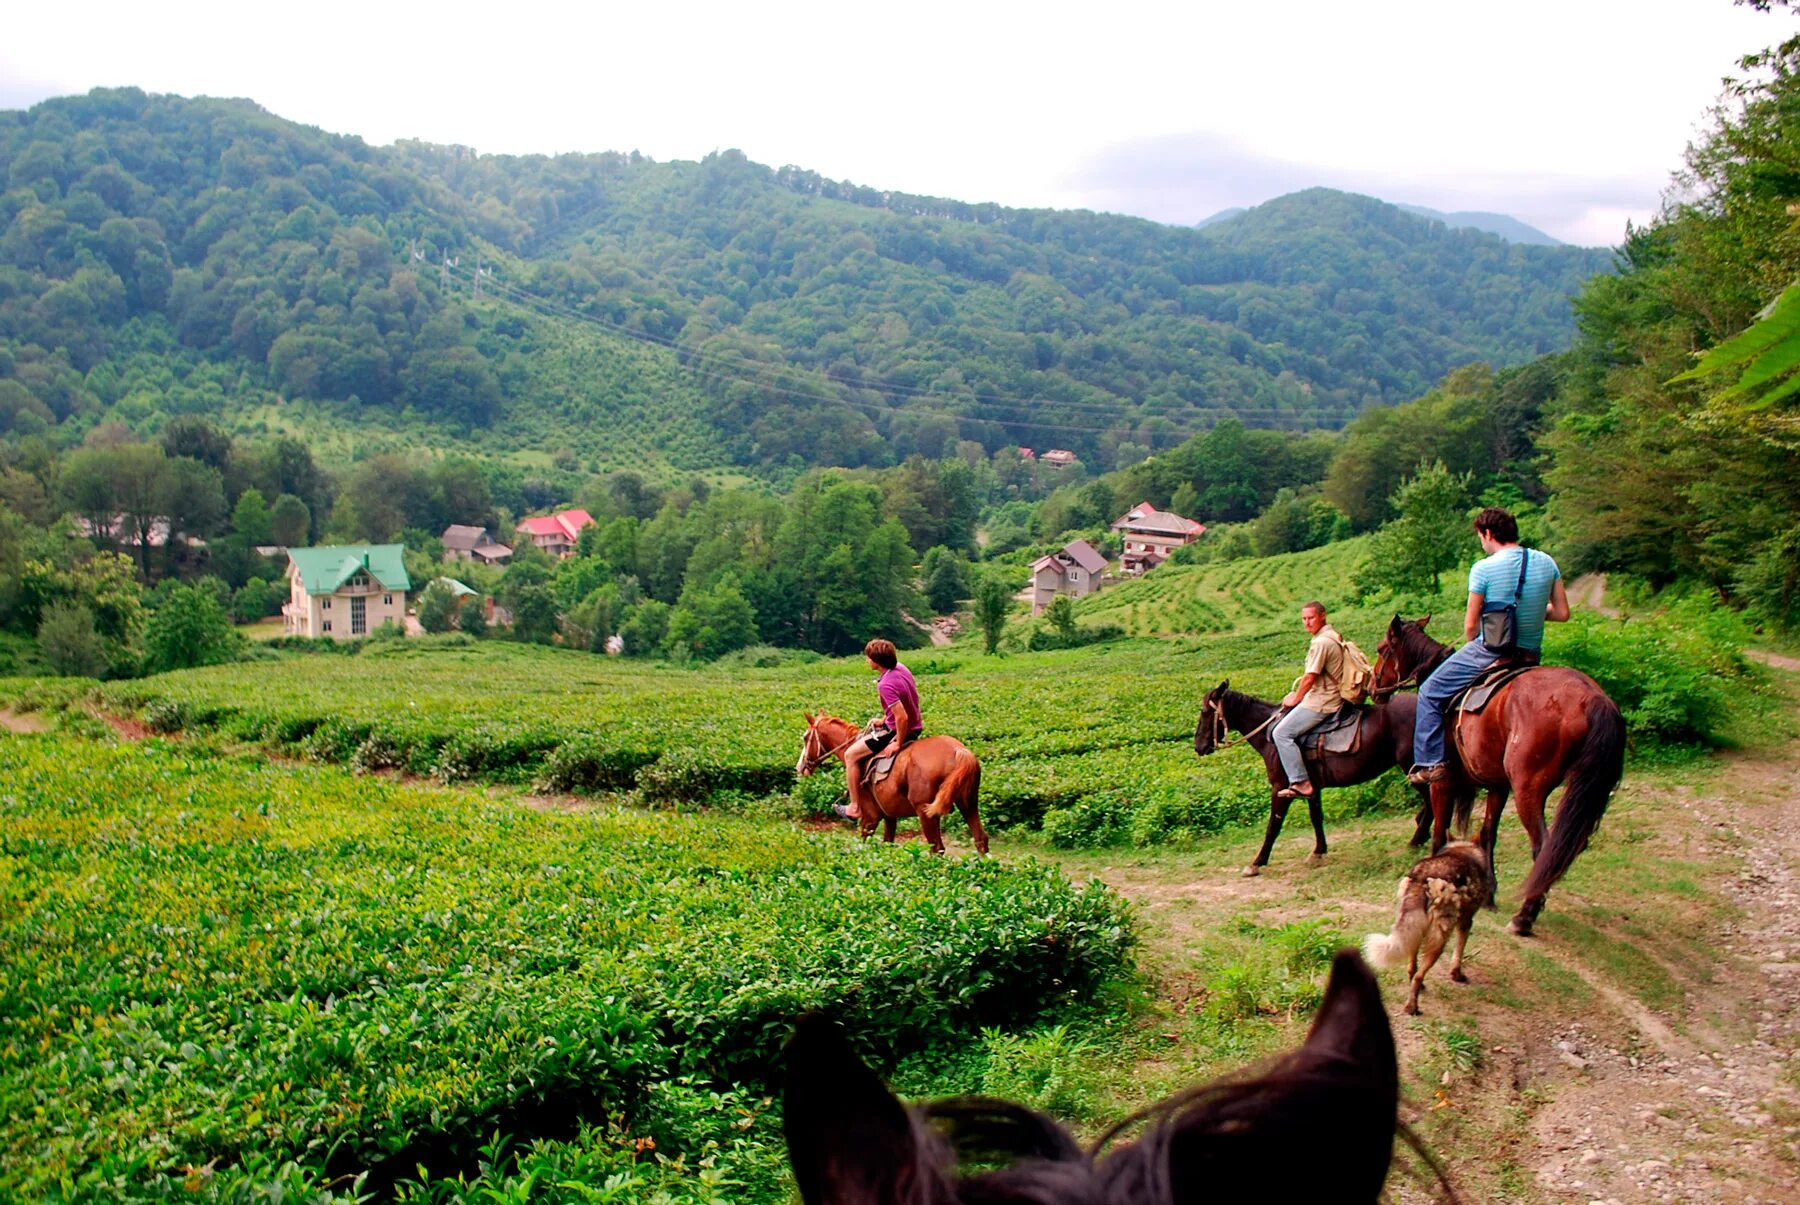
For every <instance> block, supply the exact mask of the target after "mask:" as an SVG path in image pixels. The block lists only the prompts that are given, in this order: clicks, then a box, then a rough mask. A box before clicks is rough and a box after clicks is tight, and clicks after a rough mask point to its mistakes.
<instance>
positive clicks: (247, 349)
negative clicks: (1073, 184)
mask: <svg viewBox="0 0 1800 1205" xmlns="http://www.w3.org/2000/svg"><path fill="white" fill-rule="evenodd" d="M0 178H5V179H6V180H7V181H8V182H9V189H8V190H7V191H6V192H5V193H4V194H3V195H0V284H4V286H5V287H4V288H0V435H4V434H5V433H6V431H7V430H8V429H9V428H14V429H17V428H21V427H23V428H29V429H34V430H35V429H39V428H44V427H56V426H60V425H63V424H69V425H70V426H69V430H70V431H71V432H73V436H72V437H79V433H80V432H81V431H83V430H85V429H87V428H88V427H90V426H92V425H95V424H97V423H100V422H104V421H118V422H121V423H123V424H125V425H126V426H128V427H133V428H136V429H140V430H144V429H154V426H155V424H156V423H157V422H158V421H160V420H159V418H158V416H159V414H163V415H166V414H170V413H199V414H209V415H213V416H215V417H216V418H218V419H219V420H221V421H224V422H227V423H228V424H237V425H239V426H242V427H244V428H246V429H254V428H256V427H259V426H261V425H263V424H266V423H267V422H269V421H270V420H271V418H272V417H275V418H280V417H282V416H286V415H289V414H292V413H295V412H297V409H298V408H301V407H310V408H311V412H312V413H315V414H316V415H318V416H321V417H320V420H319V421H321V422H324V423H327V424H338V423H342V422H360V423H362V424H363V428H362V434H361V435H359V436H358V438H359V440H362V439H367V438H370V432H371V431H373V432H376V433H379V436H380V437H385V436H387V435H390V434H393V433H394V432H396V431H397V429H398V428H400V427H404V428H405V431H406V433H405V435H404V436H401V435H394V438H402V437H403V438H408V439H412V440H414V441H427V442H430V443H432V444H433V445H434V446H443V445H444V444H445V443H446V441H450V440H453V439H462V440H467V441H470V442H472V443H475V444H477V445H478V446H479V447H480V448H481V450H483V451H485V452H490V453H498V454H503V455H512V454H515V453H517V454H520V455H531V456H536V457H538V458H540V459H541V458H544V457H548V456H560V455H564V454H567V453H573V454H576V455H579V456H584V457H590V458H593V459H603V458H609V459H613V460H636V461H657V462H659V463H662V464H672V465H675V466H678V467H699V466H704V465H745V466H783V471H798V470H799V469H801V468H804V467H806V466H808V465H813V464H850V465H855V464H879V463H886V462H889V461H891V460H893V459H896V458H899V457H904V456H906V455H909V454H912V453H922V454H925V455H928V456H938V455H944V454H947V453H949V452H952V451H954V450H955V449H956V447H957V446H958V443H959V442H961V441H973V442H975V443H978V444H980V445H981V446H982V447H984V448H986V449H989V450H992V449H994V448H998V447H1001V446H1005V445H1007V444H1009V443H1019V444H1027V445H1031V446H1040V447H1042V446H1049V447H1067V448H1070V449H1072V450H1074V451H1076V452H1078V453H1079V454H1080V455H1081V456H1082V458H1083V459H1084V460H1085V461H1087V462H1088V463H1089V464H1099V465H1102V466H1105V465H1109V464H1111V463H1115V462H1118V461H1122V460H1125V459H1126V458H1127V457H1129V456H1131V455H1132V454H1133V453H1134V452H1135V454H1136V455H1142V453H1143V451H1144V450H1147V449H1155V448H1159V447H1166V446H1169V445H1170V444H1172V443H1175V442H1178V441H1179V440H1180V439H1182V438H1185V437H1186V436H1187V435H1190V434H1192V433H1194V432H1196V431H1202V430H1205V429H1208V428H1210V427H1211V426H1213V425H1214V424H1216V423H1217V422H1219V421H1221V420H1223V419H1225V418H1230V417H1236V418H1239V419H1242V420H1243V421H1245V422H1246V423H1249V424H1252V425H1258V426H1271V427H1287V428H1299V429H1305V428H1310V427H1320V426H1322V427H1336V426H1341V425H1342V424H1343V423H1344V422H1346V421H1348V419H1349V418H1351V417H1353V416H1354V415H1355V414H1357V413H1359V412H1361V410H1363V409H1364V408H1366V407H1368V406H1370V405H1372V404H1375V403H1377V402H1392V401H1400V400H1405V399H1407V398H1410V397H1414V396H1417V395H1418V394H1420V393H1422V392H1423V391H1424V390H1425V389H1427V388H1429V387H1430V386H1431V385H1432V384H1433V383H1435V382H1436V381H1437V380H1438V379H1439V378H1441V377H1442V376H1443V375H1444V374H1445V373H1446V372H1448V371H1449V370H1451V369H1453V368H1455V367H1457V366H1459V365H1461V364H1465V363H1468V362H1470V361H1473V360H1486V361H1489V362H1491V363H1493V364H1495V365H1509V364H1517V363H1522V362H1524V361H1526V360H1529V359H1532V358H1534V357H1536V356H1538V355H1541V354H1543V353H1544V352H1546V351H1554V350H1558V349H1560V348H1561V347H1564V346H1566V345H1567V343H1568V342H1569V340H1570V338H1571V337H1572V335H1573V320H1572V316H1571V314H1570V311H1569V302H1568V299H1569V297H1570V296H1571V295H1572V294H1573V293H1574V291H1575V290H1576V289H1577V288H1578V287H1579V286H1580V285H1581V283H1582V282H1583V281H1585V280H1586V279H1587V278H1588V277H1589V276H1591V275H1593V274H1594V273H1596V272H1599V271H1604V270H1607V268H1608V267H1609V265H1610V257H1609V256H1607V255H1606V254H1604V253H1599V252H1590V251H1586V250H1584V249H1581V248H1568V247H1530V246H1520V245H1517V244H1509V243H1504V242H1501V241H1500V240H1498V239H1495V238H1494V237H1492V236H1491V235H1487V234H1481V233H1477V232H1474V231H1466V230H1451V229H1448V228H1446V227H1443V226H1440V225H1437V224H1435V223H1431V222H1426V221H1422V220H1420V219H1419V218H1417V217H1415V216H1412V215H1410V214H1406V213H1403V212H1401V211H1400V210H1398V209H1397V208H1395V207H1394V206H1391V205H1387V204H1385V203H1383V202H1379V201H1375V200H1373V199H1371V198H1362V197H1355V196H1352V195H1350V194H1346V193H1337V192H1332V191H1330V190H1324V189H1315V190H1308V191H1307V192H1303V193H1296V194H1293V195H1291V196H1288V197H1282V198H1278V199H1277V200H1275V201H1271V202H1269V203H1267V204H1265V205H1261V206H1258V207H1257V208H1256V209H1254V210H1251V211H1249V212H1247V213H1245V214H1241V215H1239V216H1237V217H1236V218H1234V219H1232V220H1230V221H1226V222H1221V223H1218V224H1216V225H1215V226H1212V227H1209V228H1208V229H1206V230H1204V231H1194V230H1184V229H1180V228H1177V227H1171V226H1166V225H1162V224H1159V223H1156V222H1151V221H1147V220H1144V219H1138V218H1129V217H1121V216H1117V215H1109V214H1097V213H1091V212H1086V211H1074V212H1061V211H1052V210H1027V209H1009V208H1006V207H1003V206H997V205H991V204H971V203H966V202H960V201H955V200H949V199H945V198H937V197H929V196H921V195H914V194H908V193H901V192H895V191H882V190H877V189H872V188H867V187H863V186H859V185H855V184H851V183H847V182H842V181H833V180H829V179H825V178H823V177H821V176H819V175H818V174H817V173H814V172H809V171H806V170H804V169H802V168H797V167H783V168H779V169H776V168H771V167H767V166H763V165H761V164H757V163H753V162H751V161H750V160H749V159H747V158H746V157H745V156H744V155H742V154H741V153H740V152H736V151H727V152H722V153H716V154H713V155H709V156H707V157H706V158H705V159H704V160H701V161H700V162H679V161H678V162H672V163H658V162H655V161H653V160H649V159H645V158H643V157H641V156H638V155H635V154H632V155H625V154H617V153H601V154H585V155H575V154H570V155H560V156H556V157H546V156H482V155H477V154H476V153H475V152H473V151H470V150H469V149H468V148H466V147H455V146H436V145H430V144H425V143H418V142H402V143H398V144H396V145H393V146H388V147H373V146H369V145H368V144H366V143H364V142H362V141H361V140H360V139H357V138H350V137H343V136H337V135H331V134H327V133H324V132H322V131H319V130H316V129H312V128H309V127H305V126H300V125H297V124H295V123H292V122H288V121H284V120H282V119H281V118H278V117H275V116H273V115H271V114H269V113H267V112H266V111H264V110H261V109H260V108H258V107H256V106H255V105H253V104H251V103H249V102H245V101H218V100H206V99H200V100H189V99H184V98H181V97H173V96H151V95H148V94H146V93H144V92H142V91H139V90H136V89H129V88H126V89H105V90H97V91H95V92H93V93H90V94H89V95H87V96H84V97H69V98H62V99H58V100H53V101H47V102H44V103H43V104H40V105H38V106H36V107H34V108H33V109H31V110H29V111H27V112H23V113H20V112H12V113H0ZM478 270H479V273H480V275H478V274H477V273H478ZM478 284H479V286H480V287H479V288H478V287H477V285H478ZM9 384H10V386H11V387H9ZM363 446H365V447H366V446H367V444H364V445H363Z"/></svg>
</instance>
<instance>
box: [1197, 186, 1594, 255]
mask: <svg viewBox="0 0 1800 1205" xmlns="http://www.w3.org/2000/svg"><path fill="white" fill-rule="evenodd" d="M1288 195H1293V194H1288ZM1370 199H1371V200H1377V201H1379V200H1380V198H1378V197H1375V198H1370ZM1279 200H1281V198H1280V197H1277V198H1275V201H1279ZM1272 203H1273V202H1265V204H1272ZM1381 203H1382V204H1384V205H1392V206H1393V207H1394V208H1395V209H1398V210H1400V211H1402V212H1403V213H1410V214H1413V215H1414V216H1416V217H1421V218H1425V219H1427V220H1429V221H1434V222H1442V223H1443V224H1444V225H1446V226H1448V227H1450V228H1451V229H1452V230H1479V231H1481V232H1483V233H1485V234H1492V235H1497V236H1499V237H1500V238H1503V239H1505V240H1506V241H1507V242H1509V243H1518V244H1520V245H1521V246H1526V247H1567V246H1569V244H1568V243H1565V242H1563V241H1562V240H1561V239H1558V238H1553V237H1552V236H1550V235H1548V234H1545V233H1544V232H1543V231H1542V230H1539V229H1538V228H1537V227H1535V226H1532V225H1528V224H1527V223H1525V222H1521V221H1520V220H1519V219H1518V218H1515V217H1509V216H1508V215H1506V214H1504V213H1484V212H1481V211H1476V210H1471V211H1465V212H1458V213H1444V212H1442V211H1441V210H1436V209H1429V208H1427V207H1426V206H1424V205H1406V204H1402V203H1401V202H1398V201H1383V202H1381ZM1249 212H1250V207H1247V206H1243V205H1235V206H1233V207H1231V208H1230V209H1221V210H1219V212H1217V213H1215V214H1213V215H1212V216H1211V217H1207V218H1201V219H1200V220H1199V221H1198V222H1195V223H1194V227H1193V228H1194V229H1195V230H1205V229H1206V228H1208V227H1209V226H1216V225H1218V224H1219V223H1220V222H1229V221H1231V220H1232V219H1233V218H1238V217H1242V216H1243V215H1244V214H1246V213H1249Z"/></svg>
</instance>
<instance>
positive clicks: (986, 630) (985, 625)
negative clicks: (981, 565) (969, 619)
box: [975, 570, 1013, 655]
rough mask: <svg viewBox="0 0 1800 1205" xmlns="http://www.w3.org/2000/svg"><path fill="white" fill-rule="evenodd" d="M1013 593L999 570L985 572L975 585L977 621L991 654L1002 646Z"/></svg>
mask: <svg viewBox="0 0 1800 1205" xmlns="http://www.w3.org/2000/svg"><path fill="white" fill-rule="evenodd" d="M1012 595H1013V592H1012V588H1011V586H1009V585H1008V583H1007V580H1006V578H1005V577H1004V576H1002V575H1001V573H1000V572H998V571H992V570H990V571H989V572H987V573H985V574H983V575H982V578H981V581H980V583H979V584H977V585H976V587H975V622H976V623H978V624H980V625H981V637H982V640H983V642H984V643H985V644H986V646H987V651H988V653H989V655H992V654H993V653H994V651H995V650H996V649H998V648H999V647H1000V633H1001V632H1002V631H1003V630H1004V629H1005V627H1006V613H1007V611H1009V610H1011V608H1012Z"/></svg>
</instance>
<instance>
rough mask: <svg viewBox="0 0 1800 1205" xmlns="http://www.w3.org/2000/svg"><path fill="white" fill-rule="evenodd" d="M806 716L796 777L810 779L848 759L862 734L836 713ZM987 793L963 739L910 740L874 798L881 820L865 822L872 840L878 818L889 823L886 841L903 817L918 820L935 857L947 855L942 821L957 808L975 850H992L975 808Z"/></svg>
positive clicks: (866, 819) (865, 832)
mask: <svg viewBox="0 0 1800 1205" xmlns="http://www.w3.org/2000/svg"><path fill="white" fill-rule="evenodd" d="M801 714H802V715H805V716H806V735H805V736H804V737H802V738H801V740H800V760H799V762H798V763H796V764H795V766H794V773H796V774H799V775H801V776H802V777H804V776H805V775H808V774H811V773H812V772H813V771H814V770H817V769H818V768H819V767H820V766H821V765H823V764H824V763H825V759H826V758H830V757H835V758H837V759H838V760H839V761H840V762H841V761H843V760H844V750H845V749H846V748H848V747H849V745H850V742H852V741H854V740H855V739H856V738H857V737H858V736H859V735H861V732H862V730H861V729H859V728H858V727H857V726H856V725H855V724H852V723H851V722H850V721H849V720H840V719H838V718H837V717H836V716H834V715H812V714H811V713H809V712H802V713H801ZM980 793H981V763H980V762H979V761H977V760H976V759H975V755H974V754H973V753H970V752H969V750H968V749H967V747H965V746H964V745H963V743H962V742H961V741H959V740H956V739H955V738H953V737H948V736H927V737H921V738H920V739H918V740H915V741H908V742H907V743H906V744H905V745H904V746H902V748H901V750H900V756H899V758H898V759H896V760H895V762H894V769H893V771H892V772H891V773H890V774H889V775H888V776H887V777H886V778H884V779H882V780H881V781H880V782H878V783H876V784H875V787H874V789H873V790H872V791H870V794H871V795H872V796H873V797H874V799H875V806H876V807H877V808H879V809H880V810H881V814H880V815H879V816H869V815H864V816H863V817H862V818H861V820H860V821H859V823H860V824H861V826H862V836H863V837H864V839H865V840H866V839H867V838H868V836H869V834H871V833H873V832H874V831H875V823H876V821H877V820H879V821H880V822H881V824H882V825H883V830H884V831H883V833H882V839H883V840H884V841H890V842H891V841H892V840H893V839H894V824H895V821H896V820H898V819H899V818H900V817H901V816H917V817H918V818H919V831H920V832H921V833H923V834H924V836H925V840H927V841H929V842H931V849H932V852H933V853H940V854H941V853H943V852H944V833H943V829H942V827H941V825H940V823H939V821H940V820H941V819H942V818H943V817H944V816H947V815H949V814H950V809H951V808H955V809H956V810H957V811H959V812H961V813H962V815H963V819H964V820H966V821H968V823H969V836H970V837H972V838H973V839H974V841H975V848H976V849H978V850H980V851H981V852H982V853H986V852H987V851H988V837H987V830H986V829H984V828H982V827H981V813H980V812H979V811H978V810H977V808H976V805H975V800H976V797H977V796H978V795H979V794H980Z"/></svg>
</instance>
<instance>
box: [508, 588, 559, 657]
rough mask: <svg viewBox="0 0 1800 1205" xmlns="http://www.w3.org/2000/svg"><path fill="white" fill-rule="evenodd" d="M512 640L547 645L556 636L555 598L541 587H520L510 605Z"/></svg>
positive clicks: (546, 589) (548, 589) (548, 590)
mask: <svg viewBox="0 0 1800 1205" xmlns="http://www.w3.org/2000/svg"><path fill="white" fill-rule="evenodd" d="M512 613H513V639H514V640H522V641H525V642H526V643H527V644H549V643H550V641H551V639H552V638H553V637H554V636H555V635H556V598H555V596H554V595H552V594H551V593H550V588H549V587H548V586H543V585H530V586H524V587H521V588H520V590H519V592H518V594H517V596H516V597H515V598H514V600H513V604H512Z"/></svg>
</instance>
